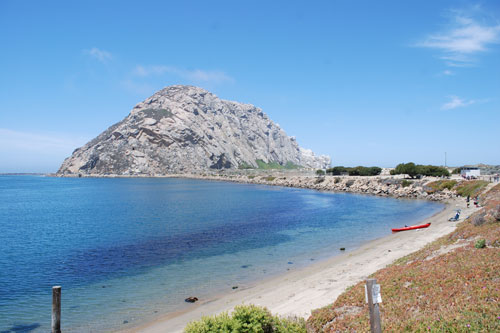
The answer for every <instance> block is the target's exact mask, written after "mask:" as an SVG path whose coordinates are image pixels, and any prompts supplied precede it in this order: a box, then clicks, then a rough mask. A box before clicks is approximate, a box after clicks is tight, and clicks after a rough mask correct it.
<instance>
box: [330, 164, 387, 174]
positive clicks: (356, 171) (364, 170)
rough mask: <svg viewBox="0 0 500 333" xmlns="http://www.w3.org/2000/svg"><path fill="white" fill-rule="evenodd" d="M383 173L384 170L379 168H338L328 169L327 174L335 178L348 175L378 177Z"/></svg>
mask: <svg viewBox="0 0 500 333" xmlns="http://www.w3.org/2000/svg"><path fill="white" fill-rule="evenodd" d="M381 172H382V168H379V167H364V166H357V167H352V168H350V167H343V166H336V167H333V168H329V169H326V174H328V175H333V176H340V175H345V174H348V175H349V176H377V175H380V173H381Z"/></svg>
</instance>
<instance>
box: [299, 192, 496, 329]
mask: <svg viewBox="0 0 500 333" xmlns="http://www.w3.org/2000/svg"><path fill="white" fill-rule="evenodd" d="M499 198H500V185H498V186H496V187H494V188H493V189H492V190H491V191H489V192H488V193H486V194H484V195H483V196H482V199H483V200H485V202H486V203H487V204H486V207H485V208H484V209H483V210H481V211H482V212H481V211H479V212H477V214H482V213H484V210H488V209H490V208H491V207H493V208H494V207H497V206H498V203H499V202H500V201H499ZM473 218H474V215H473V216H472V217H471V219H469V220H468V221H464V222H463V223H461V224H459V226H458V228H457V230H456V231H455V232H454V233H452V234H450V235H448V236H444V237H442V238H440V239H438V240H437V241H435V242H433V243H431V244H429V245H428V246H426V247H425V248H423V249H421V250H420V251H417V252H415V253H413V254H411V255H409V256H406V257H404V258H402V259H400V260H398V261H397V262H395V263H394V264H393V265H391V266H390V267H387V268H385V269H382V270H380V271H378V272H377V273H375V274H374V277H375V278H376V279H377V283H379V284H380V285H381V290H382V291H381V293H382V298H383V303H381V304H380V312H381V318H382V328H383V330H384V331H387V332H424V331H432V332H468V331H470V332H500V222H499V221H497V220H496V219H489V220H488V221H487V222H485V223H484V224H482V225H479V226H474V225H473V224H472V223H471V220H472V219H473ZM477 239H485V240H486V247H485V248H482V249H477V248H475V247H474V244H475V242H476V240H477ZM452 244H457V245H460V246H456V247H454V246H450V245H452ZM445 246H446V247H447V248H448V249H449V252H446V251H442V250H441V251H439V250H440V249H441V248H442V247H445ZM443 249H445V248H443ZM346 309H348V310H349V311H346ZM353 309H354V310H356V311H353ZM307 325H308V331H309V332H367V331H369V330H370V323H369V316H368V306H367V305H366V304H365V296H364V282H361V283H358V284H357V285H355V286H354V287H352V288H350V289H349V290H347V291H346V292H344V293H343V294H342V295H341V296H340V297H339V298H338V299H337V300H336V301H335V303H333V304H332V305H329V306H326V307H324V308H321V309H318V310H315V311H314V312H313V314H312V316H311V317H310V318H309V319H308V321H307Z"/></svg>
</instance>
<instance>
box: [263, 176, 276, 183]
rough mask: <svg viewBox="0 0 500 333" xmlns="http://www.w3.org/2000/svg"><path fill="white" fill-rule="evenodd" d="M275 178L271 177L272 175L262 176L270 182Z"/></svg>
mask: <svg viewBox="0 0 500 333" xmlns="http://www.w3.org/2000/svg"><path fill="white" fill-rule="evenodd" d="M275 179H276V177H273V176H267V177H265V178H264V180H267V181H268V182H272V181H273V180H275Z"/></svg>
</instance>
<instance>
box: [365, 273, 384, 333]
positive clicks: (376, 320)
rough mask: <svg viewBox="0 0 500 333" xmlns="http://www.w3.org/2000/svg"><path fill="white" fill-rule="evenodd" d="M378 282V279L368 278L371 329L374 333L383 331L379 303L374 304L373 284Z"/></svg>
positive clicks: (367, 288) (367, 289) (367, 290)
mask: <svg viewBox="0 0 500 333" xmlns="http://www.w3.org/2000/svg"><path fill="white" fill-rule="evenodd" d="M376 283H377V280H376V279H368V280H366V294H367V299H368V308H369V309H370V329H371V331H372V332H373V333H381V332H382V327H381V325H380V310H379V306H378V303H375V304H373V301H374V299H373V286H374V285H375V284H376Z"/></svg>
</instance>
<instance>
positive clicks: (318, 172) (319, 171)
mask: <svg viewBox="0 0 500 333" xmlns="http://www.w3.org/2000/svg"><path fill="white" fill-rule="evenodd" d="M324 174H325V172H324V171H323V170H321V169H318V170H316V175H318V176H323V175H324Z"/></svg>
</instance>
